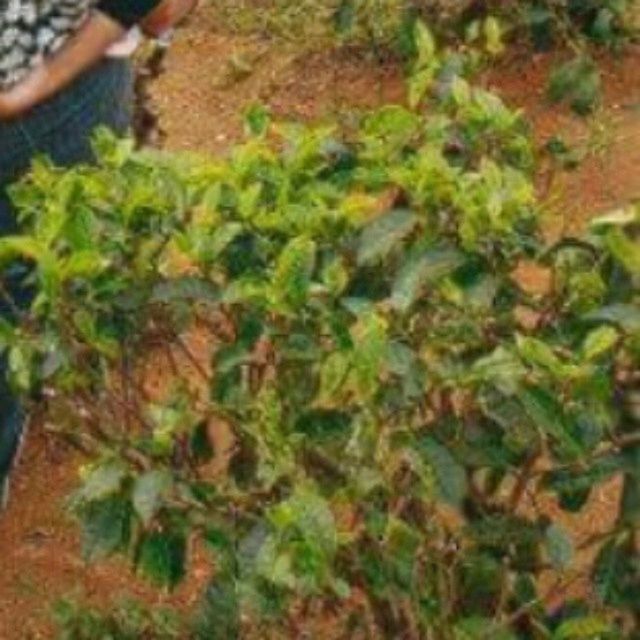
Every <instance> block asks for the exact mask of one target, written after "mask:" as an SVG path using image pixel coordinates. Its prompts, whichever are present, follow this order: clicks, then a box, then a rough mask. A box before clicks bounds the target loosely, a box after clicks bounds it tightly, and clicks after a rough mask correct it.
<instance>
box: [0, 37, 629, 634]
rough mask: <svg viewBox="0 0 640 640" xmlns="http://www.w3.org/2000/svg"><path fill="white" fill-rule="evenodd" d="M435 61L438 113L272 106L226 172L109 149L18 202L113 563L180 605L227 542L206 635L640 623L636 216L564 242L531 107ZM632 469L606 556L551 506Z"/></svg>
mask: <svg viewBox="0 0 640 640" xmlns="http://www.w3.org/2000/svg"><path fill="white" fill-rule="evenodd" d="M418 41H419V42H420V48H421V51H422V52H423V54H424V53H425V52H426V53H427V54H428V52H429V48H430V47H431V40H430V36H429V34H428V32H427V31H426V30H423V31H421V32H420V35H419V38H418ZM430 64H431V61H430V59H428V56H427V57H426V58H423V59H419V61H418V63H417V65H416V70H415V71H416V73H417V74H423V76H424V77H423V78H422V79H421V80H419V81H418V82H417V88H416V87H413V90H412V94H413V101H412V102H413V103H414V104H416V105H417V104H419V103H420V97H421V96H423V95H425V94H426V95H428V96H431V98H430V99H429V100H428V103H429V104H428V108H426V109H425V110H424V113H423V111H422V109H417V110H415V111H414V110H408V109H406V108H404V107H401V106H398V105H388V106H385V107H384V108H382V109H380V110H378V111H374V112H372V113H368V114H365V115H364V116H363V117H362V121H361V123H360V125H359V126H358V127H357V128H356V129H355V130H353V131H350V132H347V133H342V132H340V131H338V130H336V129H335V128H333V127H330V126H327V127H321V128H306V127H302V126H298V125H294V124H292V125H280V126H278V125H274V124H271V123H270V121H269V118H268V114H266V113H265V112H264V110H262V109H260V108H255V109H253V110H251V112H250V113H249V114H248V118H247V123H248V128H249V130H250V131H251V133H252V135H251V137H250V138H249V140H248V142H247V143H246V144H244V145H241V146H238V147H236V148H235V149H234V150H233V152H232V153H231V155H230V157H229V158H228V159H225V160H197V159H174V158H170V157H166V156H158V155H156V154H151V153H148V152H134V151H133V150H132V149H131V146H130V145H129V144H128V143H127V142H117V141H114V140H112V139H110V138H109V137H108V136H105V135H102V136H101V137H99V138H98V139H97V144H96V146H97V149H98V151H99V153H100V157H101V164H100V166H99V167H97V168H89V167H81V168H77V169H73V170H70V171H60V170H56V169H54V168H53V167H51V166H49V165H47V164H43V163H40V164H38V165H37V166H36V167H35V168H34V171H33V173H32V174H31V176H30V177H29V179H28V180H26V181H25V182H24V183H23V184H22V185H20V186H19V187H18V188H16V189H15V192H14V193H15V198H16V201H17V203H18V204H19V206H20V208H21V211H22V218H23V221H24V224H25V228H26V230H27V232H26V234H25V235H23V236H17V237H12V238H5V239H2V240H1V241H0V258H2V260H10V259H13V258H15V257H16V256H22V257H26V258H28V259H29V260H31V261H32V262H33V263H34V266H35V277H36V278H37V282H38V285H39V294H38V296H37V298H36V300H35V301H34V304H33V308H32V310H31V313H30V314H29V317H28V318H27V319H26V320H25V322H24V323H23V324H22V325H21V326H20V327H18V328H16V329H13V328H12V327H10V326H3V331H2V334H3V339H4V342H5V344H6V346H7V348H8V350H9V356H10V362H11V366H12V372H13V374H14V377H15V380H16V382H17V383H18V384H20V385H22V386H23V387H25V388H29V387H30V386H32V385H34V384H35V385H41V386H42V387H43V391H44V395H45V397H48V398H49V399H50V404H51V410H52V416H53V418H52V421H53V422H54V423H56V424H59V425H60V428H61V429H62V428H63V427H64V428H65V431H66V434H67V436H68V437H70V438H72V439H74V440H75V441H76V442H78V443H79V444H80V445H82V446H83V447H84V448H85V449H87V450H89V451H92V452H93V458H92V462H91V463H90V464H89V465H88V466H87V467H85V468H84V469H83V473H82V476H83V484H82V487H81V488H80V489H79V490H78V492H77V493H76V494H75V495H74V496H73V499H72V502H71V506H72V509H73V511H74V512H75V514H76V515H77V517H78V518H79V520H80V522H81V525H82V529H83V537H84V551H85V555H86V557H88V558H89V559H94V560H95V559H100V558H101V557H104V556H107V555H110V554H113V553H124V554H127V555H128V556H129V557H130V558H131V560H132V562H133V564H134V566H135V567H136V569H137V570H138V571H139V572H140V573H141V574H143V575H145V576H147V577H148V578H149V579H151V580H152V581H154V582H155V583H156V584H158V585H159V586H163V587H167V588H172V587H174V586H175V585H176V584H177V583H178V582H180V581H181V580H182V579H183V577H184V576H185V574H186V572H187V571H188V562H189V549H190V541H191V540H192V539H197V540H199V541H200V542H201V543H202V544H204V545H205V546H206V547H207V548H208V549H209V550H210V552H211V554H212V577H211V582H210V584H209V586H208V588H207V590H206V592H205V594H204V596H203V600H202V603H201V606H200V608H199V610H198V612H197V614H196V616H195V618H194V621H193V624H192V630H191V631H190V634H191V635H192V636H193V637H194V638H208V639H211V638H213V639H215V638H221V639H225V640H226V639H229V638H236V637H241V636H242V637H246V636H251V635H252V634H253V633H255V635H256V636H257V637H277V638H283V637H300V634H301V633H302V632H303V630H305V628H311V625H312V620H313V614H314V613H315V614H316V616H317V615H318V614H320V617H322V618H324V619H327V618H329V619H331V621H332V622H331V629H332V630H333V631H332V633H333V632H335V629H339V630H341V632H343V633H345V634H346V635H347V637H385V638H399V637H403V638H404V637H406V638H437V639H438V640H440V639H442V640H447V639H452V640H462V639H466V638H474V639H477V638H485V637H489V636H490V635H491V636H493V637H498V638H504V639H510V638H525V639H526V638H540V637H547V638H554V639H556V640H560V639H569V638H594V639H595V638H602V639H606V638H622V637H633V634H637V633H638V629H639V627H638V615H639V613H640V612H639V610H638V602H640V598H639V597H638V595H639V590H640V574H639V573H638V548H637V524H638V520H637V518H638V513H640V506H639V502H638V500H639V496H640V491H639V489H638V487H639V484H638V482H639V479H638V465H637V456H638V447H639V446H640V444H639V443H640V438H639V437H638V420H639V417H638V408H637V401H638V399H637V383H638V379H637V372H638V358H639V356H640V309H639V306H638V305H639V294H638V277H639V272H640V267H639V261H640V254H639V251H638V244H637V235H634V234H637V231H638V225H639V219H638V212H637V211H636V210H635V209H633V208H631V209H630V210H629V211H624V212H621V213H618V214H615V215H612V216H610V217H609V218H608V219H603V220H600V221H599V222H598V223H596V224H595V225H594V227H593V232H592V233H591V235H589V236H588V237H587V238H585V239H579V240H578V239H565V240H563V241H562V242H560V243H559V244H558V245H556V246H554V247H551V248H548V247H544V246H543V245H542V243H541V241H540V238H539V234H538V230H537V213H536V200H535V195H534V187H533V184H532V166H533V158H532V152H531V149H530V146H529V143H528V138H527V134H526V127H525V126H524V124H523V122H522V120H521V118H520V117H519V115H518V114H516V113H513V112H511V111H510V110H509V109H507V108H506V107H505V106H504V105H503V104H502V103H501V101H500V100H499V99H498V98H497V97H496V96H494V95H492V94H490V93H486V92H484V91H482V90H479V89H476V88H473V87H471V86H470V85H469V84H467V83H466V82H465V81H464V80H462V79H461V78H460V77H458V76H456V75H455V73H453V74H452V73H450V68H449V66H447V65H446V64H444V65H443V66H442V67H437V68H433V69H431V68H430V66H429V65H430ZM425 78H427V79H426V80H425ZM527 265H528V268H535V269H536V270H537V271H539V272H541V273H542V274H543V275H545V276H546V278H545V279H546V280H548V281H549V284H548V286H546V287H543V288H541V290H540V291H538V292H537V293H536V292H535V291H531V290H530V289H528V288H526V287H524V286H523V285H522V283H521V281H520V280H519V278H518V277H517V275H516V274H517V272H518V270H519V269H521V268H523V267H524V266H527ZM194 327H195V329H194ZM194 330H196V331H199V332H200V337H201V338H202V335H204V336H205V337H206V340H205V341H204V342H203V340H202V339H200V341H199V342H198V344H199V345H201V346H200V347H199V348H198V349H197V350H196V348H194V347H193V345H192V341H191V340H190V339H189V334H190V332H192V331H194ZM203 344H204V346H202V345H203ZM208 351H210V352H211V353H210V354H208ZM158 352H159V353H161V354H165V356H166V358H165V360H164V361H166V362H168V363H169V365H168V368H167V371H166V372H165V378H166V380H165V382H166V385H165V386H167V387H168V389H166V392H165V393H162V394H160V395H157V394H156V395H155V396H154V395H153V394H151V393H150V392H149V390H148V388H147V387H146V386H145V384H144V380H141V379H140V368H141V367H142V369H143V373H144V371H146V370H148V369H145V367H144V364H145V362H148V360H149V359H150V358H151V362H152V364H153V362H154V357H155V355H157V353H158ZM209 355H210V356H211V357H210V359H209ZM223 427H224V428H227V429H229V430H230V431H231V432H232V434H233V443H232V445H231V447H230V450H229V451H228V452H226V453H225V452H224V451H216V450H215V447H214V444H215V439H214V443H213V444H212V441H211V438H210V437H209V434H210V432H211V431H212V430H213V431H216V430H220V429H222V428H223ZM212 457H213V459H214V461H217V462H218V463H219V462H220V460H221V459H222V461H223V462H224V463H225V469H224V470H223V471H222V472H220V471H218V472H217V473H215V474H214V473H213V472H210V473H208V472H207V469H208V468H209V467H208V466H207V463H208V462H209V461H211V459H212ZM613 477H619V478H621V481H622V484H623V486H624V491H623V496H622V499H621V502H620V512H619V514H617V516H616V520H615V524H614V525H613V526H612V528H611V530H610V531H606V532H603V534H602V536H599V537H598V538H597V540H594V541H592V543H593V544H594V545H596V546H598V545H599V548H600V549H601V550H600V552H599V556H598V559H597V561H596V562H595V564H594V566H593V567H592V566H588V567H585V566H582V565H581V564H580V563H579V562H578V560H577V559H576V558H575V556H574V543H573V541H572V537H571V535H570V534H569V532H566V531H564V530H563V529H562V527H561V526H560V525H559V523H558V522H555V521H553V520H551V518H550V517H549V515H548V514H547V513H545V511H544V510H542V511H540V510H538V509H536V504H537V500H538V499H540V498H541V497H545V496H546V497H547V498H549V497H552V498H554V499H555V500H557V501H558V503H559V505H560V507H561V508H562V509H564V510H566V511H571V512H580V511H582V510H583V509H584V508H585V505H586V504H587V503H588V500H589V496H590V495H591V494H592V492H593V491H594V490H595V489H597V488H599V487H601V486H602V485H603V484H604V483H605V482H607V481H608V480H609V479H611V478H613ZM530 495H533V496H534V497H535V498H536V499H534V500H532V499H531V498H530V497H529V496H530ZM549 573H551V574H552V575H554V576H555V578H554V583H553V586H552V587H551V588H550V589H549V588H548V587H545V586H544V581H542V580H541V576H543V575H547V574H549ZM576 573H577V574H578V575H582V574H586V577H588V576H589V575H590V576H591V579H590V580H589V581H588V582H589V584H590V591H591V592H592V593H589V594H587V595H588V596H589V597H584V598H583V599H582V600H580V601H579V602H573V601H571V600H570V596H569V593H570V587H571V585H572V584H573V582H574V580H575V576H576ZM550 600H552V601H553V602H558V601H559V600H560V601H564V602H565V604H564V605H563V606H562V607H561V608H560V609H559V610H554V611H549V610H548V608H547V605H548V604H549V601H550ZM269 634H271V635H269ZM317 634H319V632H317ZM625 634H626V635H625ZM630 634H631V635H630ZM333 635H335V633H333ZM72 637H73V636H72ZM79 637H82V636H79ZM318 637H322V636H321V635H318Z"/></svg>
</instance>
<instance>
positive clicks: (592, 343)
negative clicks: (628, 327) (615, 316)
mask: <svg viewBox="0 0 640 640" xmlns="http://www.w3.org/2000/svg"><path fill="white" fill-rule="evenodd" d="M619 339H620V335H619V334H618V332H617V331H616V329H614V328H613V327H609V326H607V327H599V328H598V329H594V330H593V331H591V333H589V335H587V337H586V338H585V341H584V344H583V345H582V353H583V354H584V357H585V359H586V360H596V359H598V358H600V357H601V356H603V355H604V354H606V353H608V352H609V351H611V350H612V349H613V348H614V347H615V345H616V344H617V342H618V340H619Z"/></svg>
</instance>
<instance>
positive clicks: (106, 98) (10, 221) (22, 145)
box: [0, 59, 133, 483]
mask: <svg viewBox="0 0 640 640" xmlns="http://www.w3.org/2000/svg"><path fill="white" fill-rule="evenodd" d="M132 110H133V74H132V70H131V65H130V64H129V62H128V61H126V60H116V59H105V60H103V61H102V62H101V63H99V64H98V65H96V66H95V67H94V68H93V69H91V70H89V71H87V72H85V73H84V74H83V75H82V76H81V77H79V78H78V79H76V81H75V82H73V83H72V84H71V85H70V86H69V87H68V88H66V89H65V90H63V91H62V92H61V93H59V94H58V95H57V96H55V97H54V98H52V99H50V100H48V101H47V102H45V103H43V104H41V105H39V106H38V107H36V108H35V109H33V110H32V111H31V112H29V113H28V114H26V115H24V116H23V117H21V118H19V119H17V120H14V121H11V122H0V235H8V234H13V233H16V232H18V231H19V229H18V225H17V222H16V217H15V215H14V211H13V209H12V205H11V202H10V199H9V197H8V195H7V187H8V186H9V185H10V184H11V183H12V182H14V181H15V180H17V179H19V178H20V177H21V176H22V175H24V173H25V172H26V171H28V169H29V166H30V164H31V161H32V160H33V158H34V157H35V156H37V155H44V156H48V157H49V158H50V159H51V160H53V162H54V163H55V164H57V165H59V166H72V165H75V164H79V163H90V162H92V161H93V160H94V155H93V151H92V148H91V135H92V133H93V131H94V130H95V129H96V128H97V127H99V126H106V127H109V128H110V129H112V130H114V131H115V132H116V133H119V134H124V133H126V132H127V131H128V130H129V128H130V125H131V119H132ZM27 275H28V265H23V264H15V265H12V266H11V267H9V269H8V270H7V271H6V272H5V273H1V274H0V278H1V279H2V281H3V284H4V287H3V289H4V293H8V297H9V298H10V299H11V300H10V302H9V301H8V300H7V296H6V295H4V294H3V295H0V315H2V316H3V317H5V318H9V319H11V315H12V313H13V312H12V309H16V308H17V309H27V308H28V307H29V305H30V303H31V300H32V299H33V291H32V289H31V287H29V286H27V285H25V283H24V280H25V277H26V276H27ZM22 422H23V418H22V411H21V409H20V406H19V403H18V402H17V400H16V399H15V397H14V395H13V394H12V392H11V389H10V386H9V383H8V380H7V366H6V359H5V358H4V357H2V358H0V483H1V482H2V481H3V479H4V478H5V477H6V476H7V474H8V473H9V471H10V469H11V463H12V461H13V457H14V455H15V452H16V449H17V445H18V442H19V440H20V435H21V432H22V427H23V425H22Z"/></svg>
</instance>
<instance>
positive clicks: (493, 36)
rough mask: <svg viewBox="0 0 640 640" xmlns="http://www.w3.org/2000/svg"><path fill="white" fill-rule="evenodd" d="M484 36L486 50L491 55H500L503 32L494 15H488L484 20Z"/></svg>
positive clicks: (502, 49)
mask: <svg viewBox="0 0 640 640" xmlns="http://www.w3.org/2000/svg"><path fill="white" fill-rule="evenodd" d="M484 36H485V39H486V48H487V51H488V52H489V53H490V54H491V55H492V56H498V55H500V54H501V53H502V52H503V51H504V49H505V45H504V33H503V29H502V24H501V22H500V20H498V19H497V18H496V17H495V16H489V17H488V18H487V19H486V20H485V22H484Z"/></svg>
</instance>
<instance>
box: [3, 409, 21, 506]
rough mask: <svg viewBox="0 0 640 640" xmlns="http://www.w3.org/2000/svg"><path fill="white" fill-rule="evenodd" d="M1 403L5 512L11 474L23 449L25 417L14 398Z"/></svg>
mask: <svg viewBox="0 0 640 640" xmlns="http://www.w3.org/2000/svg"><path fill="white" fill-rule="evenodd" d="M0 403H1V404H2V406H0V510H3V509H4V508H5V507H6V505H7V501H8V499H9V483H10V479H11V472H12V471H13V468H14V466H15V464H16V462H17V460H18V458H19V456H20V451H21V449H22V442H23V440H24V433H25V415H24V412H23V410H22V407H21V406H20V403H19V402H18V401H17V400H16V399H15V398H13V397H8V398H7V397H4V398H2V399H1V400H0Z"/></svg>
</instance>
